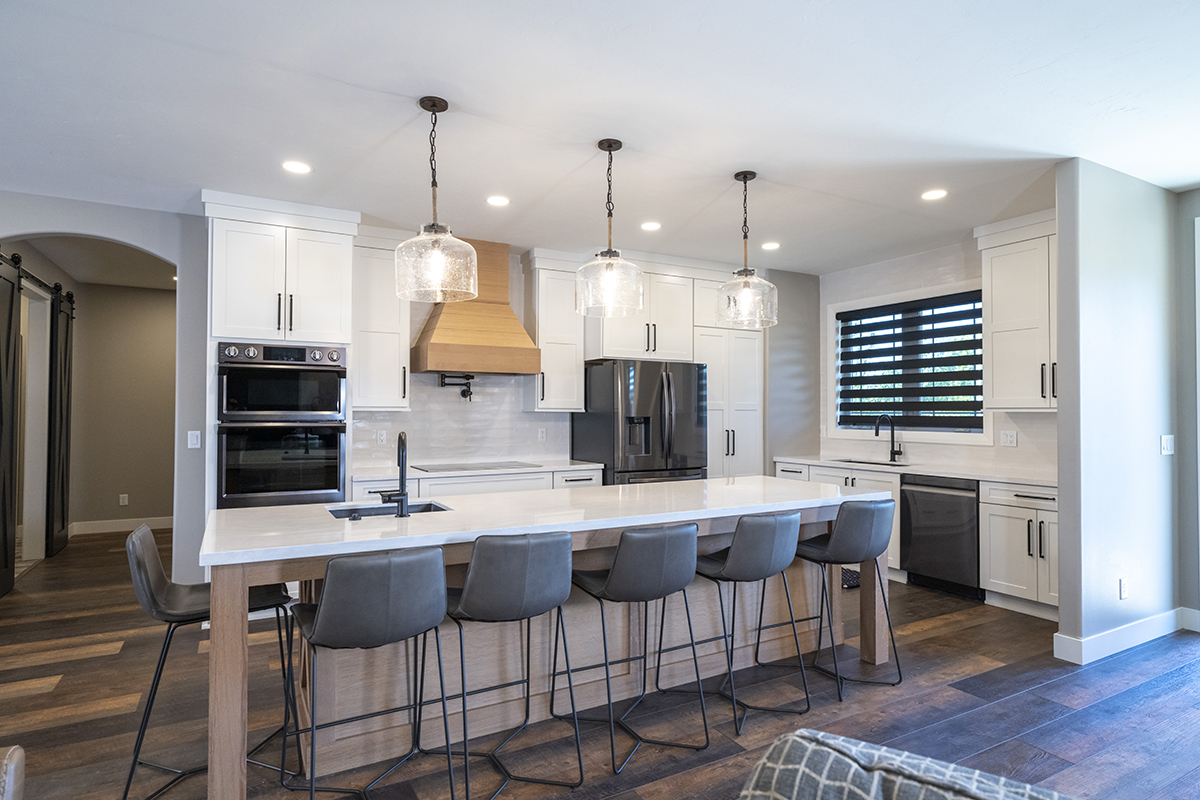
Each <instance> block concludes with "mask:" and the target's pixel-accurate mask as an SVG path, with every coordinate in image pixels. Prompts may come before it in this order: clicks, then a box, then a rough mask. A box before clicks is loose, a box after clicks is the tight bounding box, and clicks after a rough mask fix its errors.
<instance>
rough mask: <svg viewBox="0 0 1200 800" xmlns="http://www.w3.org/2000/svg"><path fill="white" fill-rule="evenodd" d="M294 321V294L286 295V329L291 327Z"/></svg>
mask: <svg viewBox="0 0 1200 800" xmlns="http://www.w3.org/2000/svg"><path fill="white" fill-rule="evenodd" d="M295 321H296V295H294V294H289V295H288V330H289V331H290V330H291V329H292V324H293V323H294V322H295Z"/></svg>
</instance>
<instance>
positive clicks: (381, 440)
mask: <svg viewBox="0 0 1200 800" xmlns="http://www.w3.org/2000/svg"><path fill="white" fill-rule="evenodd" d="M375 441H376V443H378V444H387V431H375Z"/></svg>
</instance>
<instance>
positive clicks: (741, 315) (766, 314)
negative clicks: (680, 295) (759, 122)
mask: <svg viewBox="0 0 1200 800" xmlns="http://www.w3.org/2000/svg"><path fill="white" fill-rule="evenodd" d="M733 177H734V180H737V181H741V183H742V268H741V269H739V270H738V271H737V272H735V273H733V275H734V277H733V279H732V280H729V281H727V282H726V283H724V284H722V285H721V288H720V290H719V291H718V292H717V324H718V325H720V326H722V327H725V328H749V329H762V328H769V327H771V326H772V325H777V324H779V290H778V289H776V288H775V284H773V283H771V282H770V281H764V280H763V279H762V278H759V277H757V276H756V275H755V274H754V270H752V269H750V266H749V262H750V252H749V241H750V226H749V224H748V215H747V202H746V201H747V184H748V183H749V182H750V181H752V180H754V179H755V178H756V177H758V176H757V175H756V174H755V173H753V172H750V171H745V172H739V173H737V174H735V175H734V176H733Z"/></svg>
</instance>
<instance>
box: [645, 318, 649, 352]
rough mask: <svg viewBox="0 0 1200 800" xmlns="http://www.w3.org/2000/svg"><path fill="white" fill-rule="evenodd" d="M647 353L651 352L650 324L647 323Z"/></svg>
mask: <svg viewBox="0 0 1200 800" xmlns="http://www.w3.org/2000/svg"><path fill="white" fill-rule="evenodd" d="M646 352H647V353H649V352H650V323H649V322H647V323H646Z"/></svg>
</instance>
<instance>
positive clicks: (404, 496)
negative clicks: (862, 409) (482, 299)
mask: <svg viewBox="0 0 1200 800" xmlns="http://www.w3.org/2000/svg"><path fill="white" fill-rule="evenodd" d="M876 433H878V429H876ZM396 466H398V467H400V493H399V494H398V495H396V516H397V517H407V516H408V434H407V433H405V432H404V431H400V435H399V436H397V437H396Z"/></svg>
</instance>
